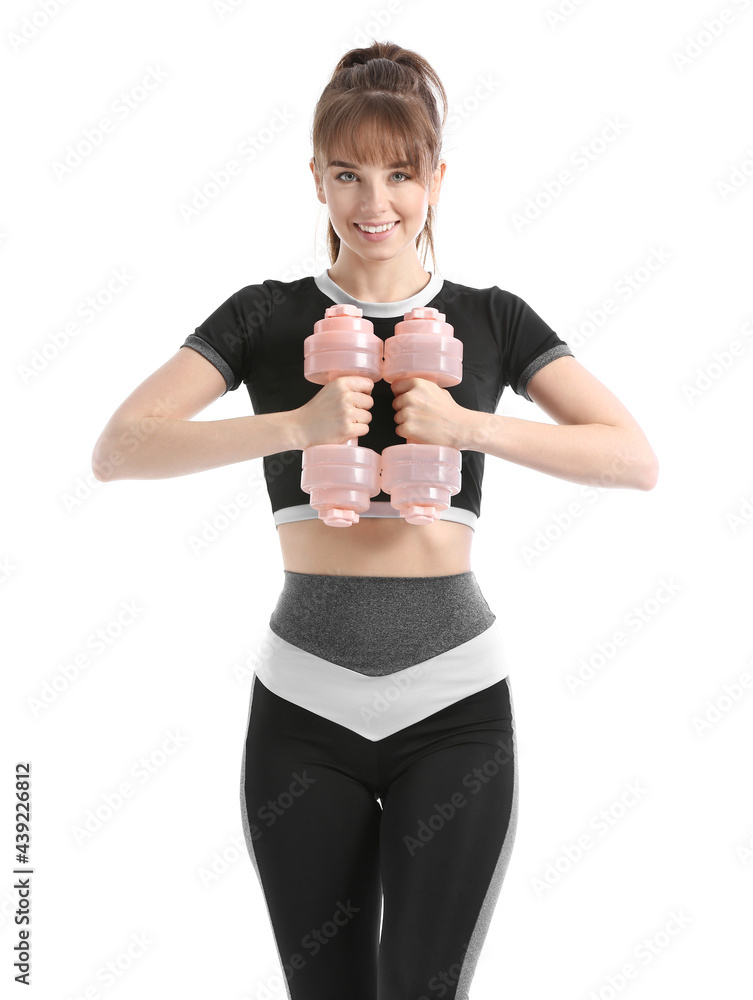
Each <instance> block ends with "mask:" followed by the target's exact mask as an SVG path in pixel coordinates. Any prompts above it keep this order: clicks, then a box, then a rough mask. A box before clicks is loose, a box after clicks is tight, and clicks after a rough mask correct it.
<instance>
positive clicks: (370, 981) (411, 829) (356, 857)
mask: <svg viewBox="0 0 753 1000" xmlns="http://www.w3.org/2000/svg"><path fill="white" fill-rule="evenodd" d="M438 99H439V101H440V103H441V109H440V107H439V106H438ZM446 116H447V101H446V94H445V91H444V88H443V86H442V84H441V82H440V80H439V79H438V77H437V76H436V74H435V72H434V71H433V70H432V68H431V67H430V66H429V64H428V63H427V62H426V61H425V60H424V59H423V58H422V57H421V56H419V55H418V54H416V53H415V52H412V51H409V50H406V49H402V48H400V46H398V45H395V44H393V43H390V42H378V43H375V44H373V45H372V46H371V47H370V48H365V49H354V50H352V51H350V52H348V53H347V54H346V55H345V56H343V58H342V59H341V60H340V61H339V63H338V65H337V67H336V69H335V71H334V73H333V76H332V79H331V81H330V82H329V84H328V85H327V87H326V88H325V89H324V92H323V93H322V95H321V97H320V100H319V102H318V104H317V107H316V111H315V115H314V123H313V135H312V138H313V153H314V155H313V157H312V159H311V162H310V166H311V170H312V173H313V176H314V181H315V185H316V193H317V197H318V198H319V201H320V202H322V203H323V204H326V205H327V208H328V211H329V219H330V224H329V230H328V239H329V249H330V256H331V261H332V266H331V267H330V268H329V269H328V270H325V271H323V272H322V273H321V274H319V275H317V276H315V277H313V276H312V277H306V278H302V279H298V280H295V281H290V282H283V281H276V280H273V279H267V280H265V281H263V282H261V283H258V284H250V285H247V286H245V287H244V288H242V289H240V290H239V291H237V292H235V293H234V294H233V295H231V296H230V297H229V298H228V299H227V301H226V302H224V303H223V304H222V305H220V306H219V308H217V309H216V310H215V311H214V312H213V313H212V314H211V315H210V316H209V317H208V318H207V319H206V320H205V321H204V322H203V323H202V324H201V325H200V326H198V327H197V328H196V331H195V333H193V334H191V335H189V336H188V337H187V338H186V341H185V343H184V344H183V345H181V347H188V348H190V349H189V350H181V349H179V350H178V351H177V352H176V354H175V355H174V356H173V357H172V358H171V359H170V360H169V361H168V362H167V363H166V364H165V365H163V366H162V367H161V368H160V369H159V370H158V371H156V372H155V373H154V374H153V375H151V376H150V377H149V378H147V379H146V381H145V382H144V383H142V385H140V386H139V387H138V388H137V389H136V390H135V391H134V393H133V394H132V395H131V396H130V397H129V398H128V399H126V400H125V402H124V403H123V404H122V405H121V406H120V407H119V409H118V410H117V411H116V412H115V414H114V415H113V417H112V418H111V420H110V422H109V423H108V425H107V427H106V428H105V430H104V431H103V433H102V436H101V437H100V439H99V441H98V442H97V445H96V448H95V453H94V456H93V466H94V470H95V474H96V475H97V478H99V479H103V480H104V479H118V478H143V479H145V478H159V477H168V476H178V475H185V474H187V473H194V472H198V471H200V470H202V469H210V468H215V467H216V466H219V465H225V464H229V463H234V462H242V461H247V460H249V459H253V458H258V457H260V456H263V458H264V468H265V476H266V482H267V487H268V491H269V496H270V501H271V505H272V512H273V514H274V520H275V525H276V528H277V531H278V535H279V539H280V545H281V549H282V560H283V565H284V575H285V581H284V586H283V589H282V591H281V593H280V594H279V596H278V598H277V602H276V605H275V607H274V610H273V612H272V615H271V618H270V621H269V626H268V629H267V632H266V636H265V642H264V644H263V648H262V651H261V655H260V661H259V666H258V669H257V670H256V672H255V676H254V680H253V685H252V691H251V702H250V706H249V716H248V725H247V729H246V733H245V742H244V745H243V752H242V764H241V811H242V819H243V825H244V831H245V835H246V841H247V844H248V849H249V853H250V857H251V860H252V862H253V864H254V867H255V869H256V872H257V875H258V877H259V881H260V884H261V888H262V891H263V894H264V898H265V900H266V904H267V907H268V911H269V917H270V921H271V925H272V928H273V932H274V936H275V940H276V944H277V948H278V952H279V957H280V962H281V965H282V968H283V970H284V972H285V977H286V978H285V982H286V988H287V993H288V996H289V997H291V998H292V1000H329V998H338V1000H346V998H347V1000H419V998H424V997H425V998H429V997H436V996H442V997H444V998H449V1000H453V998H455V1000H459V998H467V997H468V991H469V988H470V984H471V980H472V978H473V975H474V971H475V967H476V963H477V960H478V956H479V952H480V949H481V947H482V945H483V943H484V940H485V938H486V934H487V930H488V927H489V922H490V920H491V917H492V913H493V910H494V907H495V904H496V901H497V898H498V895H499V891H500V887H501V883H502V880H503V878H504V875H505V871H506V869H507V865H508V861H509V858H510V852H511V849H512V845H513V840H514V837H515V830H516V823H517V806H518V775H517V761H516V747H515V726H514V716H513V706H512V698H511V687H510V680H509V675H508V663H507V660H506V657H505V652H504V647H503V639H502V635H501V631H500V629H499V628H498V626H497V624H496V620H495V619H496V616H495V614H494V613H493V611H492V610H491V609H490V607H489V605H488V604H487V602H486V600H485V599H484V596H483V594H482V593H481V591H480V589H479V585H478V583H477V581H476V578H475V576H474V573H473V571H472V569H471V542H472V540H473V536H474V530H475V524H476V521H477V519H478V517H479V516H480V509H481V483H482V477H483V468H484V465H483V463H484V457H485V455H486V454H489V455H494V456H498V457H500V458H504V459H506V460H508V461H511V462H517V463H519V464H521V465H527V466H529V467H531V468H534V469H538V470H540V471H542V472H545V473H548V474H549V475H554V476H558V477H560V478H562V479H568V480H571V481H573V482H577V483H593V484H600V485H611V486H618V487H624V488H632V489H641V490H650V489H652V488H653V486H654V484H655V482H656V476H657V460H656V456H655V455H654V453H653V451H652V449H651V447H650V445H649V444H648V442H647V440H646V438H645V436H644V435H643V433H642V431H641V429H640V428H639V427H638V425H637V424H636V422H635V421H634V420H633V419H632V417H631V416H630V414H629V413H628V412H627V410H626V409H625V407H624V406H623V405H622V404H621V403H620V402H619V401H618V400H617V399H616V398H615V396H614V395H613V394H612V393H611V392H610V391H609V390H608V389H607V388H606V387H605V386H603V385H602V384H601V383H600V382H599V381H598V380H597V379H596V378H594V377H593V376H592V375H591V374H589V373H588V372H587V371H586V370H585V369H584V368H583V367H582V365H581V364H580V363H579V362H578V361H577V360H576V359H575V358H574V357H573V354H572V352H571V351H570V349H569V347H568V346H567V344H565V343H564V341H562V340H561V339H560V338H559V337H558V336H557V334H556V333H555V332H554V331H553V330H552V329H550V328H549V327H548V326H547V324H546V323H545V322H544V321H543V320H542V319H541V318H540V317H539V316H538V315H537V314H536V313H535V312H534V311H533V310H532V309H531V308H530V307H529V306H528V305H527V304H526V303H525V302H524V301H523V300H522V299H521V298H519V297H518V296H516V295H514V294H512V293H510V292H507V291H503V290H502V289H501V288H499V287H497V286H494V287H492V288H485V289H477V288H473V287H471V286H468V285H462V284H458V283H456V282H452V281H450V280H448V279H443V278H441V277H439V276H438V275H437V273H436V271H435V272H427V271H425V270H424V268H423V265H422V264H421V263H420V262H419V255H418V250H419V246H420V245H421V243H422V242H424V243H425V244H428V245H429V246H430V247H431V249H432V255H433V252H434V250H433V236H432V222H433V208H434V206H435V205H436V204H437V203H438V201H439V194H440V188H441V184H442V179H443V177H444V173H445V169H446V164H445V162H444V161H442V160H441V159H440V148H441V141H442V129H443V126H444V123H445V120H446ZM291 221H293V220H291ZM385 227H386V228H385ZM373 230H377V231H373ZM425 256H426V246H424V259H425ZM435 266H436V264H435ZM333 303H354V304H355V305H357V306H359V307H360V308H361V309H362V310H363V314H364V316H365V317H366V318H368V319H369V320H371V322H372V323H373V324H374V332H375V334H376V335H377V336H379V337H381V338H383V339H385V340H386V339H387V338H388V337H390V336H392V335H393V334H394V327H395V324H396V323H398V322H399V321H400V320H402V319H403V316H404V314H405V313H406V312H408V311H409V310H411V309H412V308H414V307H423V306H427V307H434V308H436V309H438V310H439V311H440V312H442V313H444V314H445V316H446V320H447V322H448V323H450V324H452V326H453V327H454V333H455V336H456V337H458V338H459V339H460V340H462V341H463V377H462V381H461V382H460V383H459V384H458V385H457V386H453V387H451V388H450V389H443V388H439V387H438V386H437V385H435V384H434V383H433V382H430V381H428V380H426V379H420V378H404V379H402V380H400V381H397V382H394V383H392V384H391V385H390V384H388V383H387V382H385V381H384V380H379V381H376V382H373V381H372V380H371V379H368V378H364V377H361V376H342V377H339V378H335V379H333V380H332V381H331V382H329V383H328V384H327V385H325V386H321V387H320V386H317V385H315V384H313V383H311V382H308V381H307V380H306V379H305V378H304V375H303V341H304V339H305V338H306V337H307V336H309V335H310V334H311V333H312V332H313V325H314V323H315V322H316V321H317V320H319V319H321V318H322V317H323V316H324V312H325V309H327V308H328V307H329V306H331V305H333ZM241 382H243V383H245V385H246V386H247V388H248V391H249V394H250V398H251V402H252V405H253V409H254V415H253V416H249V417H241V418H234V419H229V420H217V421H208V422H204V421H197V422H193V421H191V417H192V416H194V415H195V414H196V413H198V412H199V411H201V410H203V409H204V408H205V407H206V406H207V405H208V404H209V403H211V402H212V401H213V400H215V399H216V398H217V397H218V396H220V395H223V394H224V393H225V392H228V391H230V390H234V389H236V388H238V386H239V385H240V384H241ZM505 385H509V386H510V387H511V388H512V390H513V391H515V392H516V393H518V394H520V395H522V396H524V397H525V398H526V399H528V400H530V401H532V402H535V403H536V404H537V405H538V406H540V407H541V409H542V410H544V411H545V412H546V413H547V414H549V415H550V417H551V418H552V419H553V420H555V421H556V422H557V423H556V424H545V423H541V422H538V421H525V420H520V419H516V418H510V417H503V416H499V415H496V414H495V410H496V408H497V405H498V403H499V399H500V396H501V393H502V390H503V388H504V386H505ZM146 417H151V418H153V419H152V420H151V421H150V433H149V434H148V435H141V436H140V438H141V443H140V445H139V447H138V448H137V449H136V450H128V451H123V450H122V449H121V450H118V441H119V440H120V438H121V436H122V434H123V433H125V432H126V431H127V430H128V428H130V427H131V426H132V425H133V424H134V423H137V422H139V421H142V420H143V419H144V418H146ZM354 437H358V438H359V444H360V445H363V446H365V447H369V448H372V449H374V450H375V451H377V452H380V453H381V451H382V450H383V449H384V448H385V447H387V446H389V445H393V444H405V443H406V441H410V442H411V443H414V442H415V443H419V444H422V443H423V444H439V445H447V446H450V447H453V448H457V449H459V450H460V451H461V455H462V487H461V490H460V492H459V493H457V494H456V495H455V496H454V497H452V502H451V505H450V507H449V508H448V509H446V510H444V511H443V512H442V513H441V516H440V517H439V518H438V519H437V520H435V521H434V522H433V523H431V524H424V525H416V524H411V523H408V522H407V521H406V520H405V519H404V518H403V517H402V516H401V515H400V513H399V512H398V511H397V510H396V509H395V508H393V507H392V506H391V504H390V498H389V496H388V495H387V494H385V493H380V494H379V495H378V496H377V497H376V498H374V499H373V500H372V503H371V507H370V508H369V510H368V512H367V513H365V514H362V515H361V516H360V518H359V519H358V521H357V523H353V524H351V525H349V526H347V527H333V526H330V525H326V524H324V522H323V521H322V520H321V519H320V518H319V516H318V512H317V511H316V510H314V509H313V508H312V507H311V504H310V496H309V495H308V494H307V493H305V492H303V491H302V490H301V485H300V483H301V465H302V463H301V456H302V452H303V449H305V448H307V447H309V446H311V445H316V444H325V443H344V442H345V441H347V440H348V439H350V438H354ZM116 454H117V459H116V458H115V456H116Z"/></svg>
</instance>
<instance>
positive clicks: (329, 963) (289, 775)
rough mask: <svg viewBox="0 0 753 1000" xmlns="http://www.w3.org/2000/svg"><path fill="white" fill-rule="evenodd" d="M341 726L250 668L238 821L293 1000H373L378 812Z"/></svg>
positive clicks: (378, 886) (378, 905)
mask: <svg viewBox="0 0 753 1000" xmlns="http://www.w3.org/2000/svg"><path fill="white" fill-rule="evenodd" d="M352 738H354V737H353V734H350V735H348V734H347V731H344V730H343V727H340V726H337V725H335V724H334V723H331V722H329V721H328V720H326V719H322V718H321V717H320V716H318V715H316V714H315V713H313V712H309V711H307V710H306V709H303V708H300V707H299V706H297V705H294V704H293V703H291V702H289V701H287V700H286V699H284V698H280V697H278V696H277V695H276V694H274V693H273V692H271V691H270V690H269V689H267V688H266V687H265V686H264V685H263V684H262V682H261V681H260V680H259V678H258V677H255V678H254V688H253V693H252V702H251V710H250V713H249V721H248V731H247V735H246V743H245V750H244V762H243V769H242V770H243V775H242V788H241V808H242V813H243V819H244V831H245V834H246V841H247V844H248V848H249V853H250V855H251V859H252V861H253V863H254V867H255V869H256V872H257V875H258V877H259V881H260V883H261V888H262V891H263V894H264V898H265V900H266V904H267V908H268V911H269V916H270V921H271V924H272V929H273V932H274V936H275V940H276V943H277V948H278V952H279V955H280V962H281V964H282V967H283V971H284V973H285V975H286V977H287V980H288V990H289V995H290V996H291V997H292V998H293V1000H343V998H344V997H353V998H355V997H357V998H358V1000H375V997H376V961H377V950H378V936H379V918H380V910H381V883H380V877H379V868H378V864H379V822H380V817H381V809H380V807H379V804H378V803H377V801H376V798H375V795H374V793H373V791H370V790H369V789H368V788H367V787H366V785H365V784H364V783H362V782H361V781H360V780H358V776H357V774H356V773H354V769H353V767H352V764H353V754H352V753H351V752H350V751H351V749H352V748H351V747H350V746H349V745H348V740H349V739H352Z"/></svg>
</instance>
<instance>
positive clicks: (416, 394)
mask: <svg viewBox="0 0 753 1000" xmlns="http://www.w3.org/2000/svg"><path fill="white" fill-rule="evenodd" d="M392 391H393V394H394V396H395V398H394V399H393V400H392V408H393V409H394V410H395V424H396V425H397V426H396V428H395V431H396V433H397V434H399V435H400V437H404V438H406V439H407V440H408V441H409V442H410V444H439V445H446V446H448V447H450V448H458V449H462V448H467V447H468V445H467V443H466V441H467V432H468V429H469V426H470V424H471V422H472V420H473V415H474V414H475V411H474V410H468V409H466V407H464V406H460V404H459V403H456V402H455V400H454V399H453V398H452V396H451V395H450V393H449V392H448V391H447V390H446V389H442V388H440V386H438V385H437V384H436V382H430V381H429V380H428V379H425V378H401V379H396V380H395V381H394V382H393V383H392Z"/></svg>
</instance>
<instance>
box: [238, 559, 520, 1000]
mask: <svg viewBox="0 0 753 1000" xmlns="http://www.w3.org/2000/svg"><path fill="white" fill-rule="evenodd" d="M354 581H357V582H354ZM369 581H372V583H369ZM373 581H379V583H378V584H375V583H373ZM346 587H347V588H349V592H348V594H347V595H346V594H344V593H343V589H344V588H346ZM296 588H297V589H296ZM327 588H329V589H327ZM353 588H355V589H356V591H357V594H356V595H355V596H356V597H357V598H358V600H354V593H353ZM469 588H470V591H471V594H470V603H471V604H472V605H473V607H468V604H469ZM286 589H287V591H290V590H291V589H293V590H294V593H293V595H292V596H293V598H294V600H293V601H292V602H291V601H288V603H289V605H290V607H289V609H288V611H287V612H286V613H285V614H284V615H283V614H280V613H279V612H280V609H281V608H283V609H284V607H285V603H286V600H288V598H290V596H291V595H290V593H289V592H288V593H287V594H286V591H283V595H285V596H284V597H283V595H281V598H280V600H279V601H278V608H277V612H278V614H277V617H275V615H273V616H272V619H271V620H270V624H271V625H273V626H274V627H276V628H277V629H278V632H285V633H286V635H287V636H288V638H283V637H282V635H280V634H278V632H275V631H273V630H272V628H270V629H269V630H268V631H267V633H266V635H265V639H264V642H263V643H262V648H261V649H260V658H259V666H258V667H257V670H256V672H255V676H254V679H253V684H252V690H251V704H250V707H249V717H248V727H247V733H246V740H245V744H244V748H243V760H242V778H241V808H242V815H243V825H244V833H245V836H246V842H247V845H248V849H249V854H250V857H251V860H252V862H253V864H254V867H255V869H256V872H257V875H258V877H259V881H260V884H261V888H262V891H263V894H264V897H265V900H266V904H267V908H268V912H269V917H270V921H271V925H272V929H273V932H274V936H275V940H276V944H277V950H278V953H279V958H280V963H281V966H282V969H283V971H284V974H285V979H286V985H287V993H288V996H289V997H290V998H291V1000H436V998H441V1000H467V998H468V996H469V989H470V984H471V980H472V978H473V974H474V971H475V967H476V963H477V960H478V956H479V952H480V950H481V947H482V945H483V943H484V940H485V938H486V934H487V930H488V927H489V923H490V921H491V917H492V913H493V910H494V907H495V904H496V902H497V898H498V896H499V892H500V888H501V884H502V880H503V878H504V875H505V872H506V869H507V866H508V862H509V858H510V852H511V850H512V845H513V841H514V837H515V829H516V825H517V801H518V783H517V765H516V752H515V730H514V716H513V707H512V699H511V693H510V684H509V677H508V676H507V667H506V663H505V654H504V649H503V646H502V641H501V634H500V632H499V630H498V627H497V625H496V622H495V621H494V617H495V616H494V615H492V614H491V612H490V611H489V608H488V605H486V602H485V601H484V599H483V597H482V596H481V595H480V591H478V585H477V584H476V582H475V577H474V576H473V574H472V573H470V574H459V575H457V576H445V577H428V578H424V577H386V578H385V577H340V578H337V577H322V576H318V575H309V574H288V573H286ZM427 589H428V590H430V591H432V598H433V601H432V607H433V608H434V611H437V607H438V613H439V619H441V620H442V622H444V623H445V625H446V623H447V621H448V620H449V621H450V628H449V630H448V629H447V627H445V631H444V633H443V636H444V637H443V638H441V637H440V639H439V642H440V643H441V645H440V647H439V648H441V650H442V651H441V652H439V653H433V655H431V656H429V657H428V658H424V659H419V660H417V661H416V660H415V656H416V654H415V653H413V654H411V656H410V658H411V659H413V660H414V662H413V663H412V664H411V665H410V666H407V667H406V666H402V667H400V668H399V669H397V670H389V669H388V668H389V664H390V660H391V656H390V648H394V649H395V651H396V652H397V651H398V650H400V649H403V648H404V645H405V644H404V643H401V642H400V629H401V622H403V623H404V622H406V621H407V622H408V624H409V626H410V636H411V637H412V640H415V638H416V634H417V631H418V633H419V634H420V632H421V626H420V625H419V626H417V623H416V616H415V611H416V605H415V603H413V604H411V603H410V601H408V600H407V595H408V592H410V593H413V594H414V596H416V595H417V596H418V597H419V598H425V597H426V596H427V595H426V593H425V591H426V590H427ZM390 595H392V596H394V597H396V598H398V600H396V601H395V603H394V604H392V609H393V613H392V614H391V615H390V616H389V622H388V626H389V627H387V626H386V625H383V626H382V628H383V631H382V633H381V634H376V635H375V634H374V632H375V629H376V632H377V633H379V628H380V627H379V624H378V623H379V622H383V623H384V621H385V619H384V615H383V614H380V613H378V611H377V610H375V609H377V608H378V607H379V604H380V600H381V598H384V597H389V596H390ZM344 598H347V602H348V608H349V612H345V619H346V620H345V623H344V626H343V625H340V624H339V623H338V626H337V636H338V637H340V638H339V639H338V640H337V641H335V640H334V639H333V640H332V642H331V643H330V646H331V647H332V648H333V649H335V648H336V655H337V656H338V658H339V660H340V662H336V661H335V660H334V659H332V660H330V659H327V658H324V657H322V656H321V655H320V653H321V651H322V648H321V643H322V635H323V634H325V635H326V633H327V629H329V628H332V627H333V626H332V624H331V622H332V619H329V618H328V619H326V620H325V619H322V618H321V611H322V606H321V602H322V601H324V603H325V604H327V605H328V606H329V610H330V611H335V610H336V609H339V611H340V615H341V618H342V615H343V599H344ZM437 601H438V605H437ZM401 607H403V608H410V609H411V612H410V615H408V611H407V610H406V611H401V610H400V608H401ZM424 607H426V605H424ZM368 608H371V609H372V611H371V612H370V613H369V612H368V610H365V609H368ZM381 610H382V612H383V610H384V609H383V608H382V609H381ZM463 611H465V612H467V614H463ZM348 614H350V618H351V620H350V622H348V621H347V618H348ZM432 614H434V612H432ZM474 615H475V618H474ZM406 616H408V617H406ZM469 616H470V618H471V620H475V622H476V624H475V626H473V627H472V628H471V631H472V632H474V633H475V634H473V635H472V636H471V638H469V639H467V638H466V639H463V641H459V642H455V643H454V644H453V641H452V638H451V635H452V634H455V635H456V637H457V635H460V636H461V638H462V636H463V635H465V634H467V624H466V625H464V626H462V627H460V625H459V624H457V625H456V627H455V628H454V629H453V628H452V627H451V626H452V621H453V619H454V617H457V622H458V623H459V622H460V621H461V620H462V621H463V622H466V623H467V621H468V618H469ZM484 616H486V617H484ZM364 617H366V619H367V621H366V624H365V626H364V622H363V618H364ZM490 617H491V621H492V623H491V624H488V622H489V618H490ZM439 619H438V620H439ZM356 622H357V627H356ZM317 623H318V624H317ZM430 629H431V635H429V634H428V633H427V635H426V640H427V645H425V647H424V648H427V647H428V648H430V649H436V648H437V646H436V643H437V641H438V640H437V627H436V625H430ZM464 629H465V631H464ZM343 634H344V635H345V636H347V637H349V638H350V639H351V640H352V642H351V644H350V645H348V644H342V642H341V641H340V640H341V639H342V636H343ZM404 634H405V637H406V640H407V637H408V632H405V633H404ZM333 635H334V633H333ZM388 636H389V638H390V642H385V639H386V637H388ZM359 637H360V640H361V642H360V647H359V641H358V639H359ZM291 638H295V639H297V640H298V641H297V642H296V643H293V642H291V641H290V639H291ZM314 646H315V648H317V649H318V652H312V651H311V648H307V647H314ZM369 650H371V656H370V658H369V657H368V656H366V655H365V654H367V653H368V652H369ZM379 650H381V652H376V653H375V651H379ZM359 657H360V659H359ZM367 662H368V663H369V664H370V669H369V671H368V673H367V672H366V669H365V665H366V663H367ZM375 664H376V667H375ZM380 922H381V927H380ZM380 931H381V936H380Z"/></svg>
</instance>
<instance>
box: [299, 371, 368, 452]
mask: <svg viewBox="0 0 753 1000" xmlns="http://www.w3.org/2000/svg"><path fill="white" fill-rule="evenodd" d="M373 388H374V382H373V379H370V378H367V377H366V376H365V375H339V376H338V377H337V378H333V379H332V381H331V382H327V384H326V385H323V386H322V387H321V389H320V390H319V392H317V394H316V395H315V396H312V397H311V399H310V400H309V401H308V403H304V405H303V406H299V407H298V409H297V410H296V411H295V414H296V417H297V418H298V426H299V429H300V439H301V441H302V442H303V448H304V449H305V448H310V447H311V446H312V445H315V444H345V442H346V441H348V440H350V438H357V437H361V436H362V435H363V434H368V431H369V423H370V422H371V413H370V412H369V411H370V409H371V407H372V406H373V405H374V399H373V397H372V396H371V395H370V393H371V390H372V389H373Z"/></svg>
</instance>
